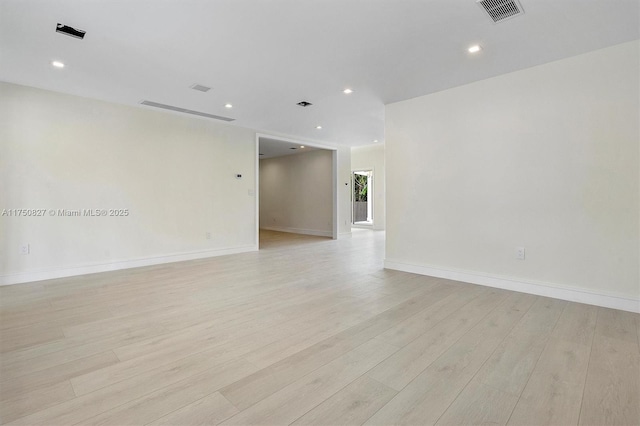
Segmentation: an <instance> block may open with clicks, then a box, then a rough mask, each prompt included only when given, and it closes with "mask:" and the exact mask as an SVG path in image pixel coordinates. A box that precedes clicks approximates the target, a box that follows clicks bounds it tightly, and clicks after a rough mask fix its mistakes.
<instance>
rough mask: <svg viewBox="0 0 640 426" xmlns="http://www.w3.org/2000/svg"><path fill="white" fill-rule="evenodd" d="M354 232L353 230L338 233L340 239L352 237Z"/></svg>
mask: <svg viewBox="0 0 640 426" xmlns="http://www.w3.org/2000/svg"><path fill="white" fill-rule="evenodd" d="M352 236H353V234H352V233H351V232H341V233H339V234H338V239H339V240H341V239H343V238H351V237H352Z"/></svg>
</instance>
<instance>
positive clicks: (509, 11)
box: [476, 0, 524, 23]
mask: <svg viewBox="0 0 640 426" xmlns="http://www.w3.org/2000/svg"><path fill="white" fill-rule="evenodd" d="M476 3H477V4H478V6H480V7H481V8H482V9H483V10H484V11H485V12H487V14H488V15H489V17H490V18H491V20H492V21H493V22H495V23H498V22H502V21H505V20H507V19H510V18H514V17H516V16H518V15H522V14H523V13H524V9H522V5H520V2H519V1H518V0H477V1H476Z"/></svg>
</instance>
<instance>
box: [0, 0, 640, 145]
mask: <svg viewBox="0 0 640 426" xmlns="http://www.w3.org/2000/svg"><path fill="white" fill-rule="evenodd" d="M496 1H497V0H496ZM475 3H476V0H429V1H415V0H368V1H366V2H363V1H362V0H305V1H300V0H269V1H264V0H243V1H237V0H216V1H201V0H181V1H170V0H136V1H126V2H123V1H120V0H101V1H83V0H2V1H0V55H1V56H0V57H1V59H0V60H1V62H2V66H0V80H2V81H7V82H12V83H17V84H24V85H28V86H34V87H40V88H44V89H49V90H54V91H59V92H64V93H70V94H75V95H79V96H84V97H89V98H95V99H101V100H106V101H110V102H116V103H121V104H127V105H134V106H138V107H141V106H140V105H139V101H140V100H141V99H149V100H153V102H156V103H158V104H163V105H175V106H179V107H180V108H183V109H186V110H190V111H199V112H203V113H206V114H210V115H214V116H220V117H227V116H232V117H233V118H235V121H234V122H233V124H232V125H238V126H242V127H248V128H253V129H258V130H260V131H261V132H265V133H277V134H282V135H289V136H290V137H291V138H294V139H298V138H299V139H307V140H316V141H318V142H320V143H324V144H327V145H351V146H357V145H365V144H371V143H372V142H373V141H374V140H376V139H377V140H380V141H383V140H384V105H385V104H387V103H390V102H396V101H400V100H404V99H409V98H413V97H417V96H421V95H425V94H429V93H434V92H438V91H441V90H445V89H448V88H451V87H455V86H459V85H463V84H467V83H470V82H473V81H477V80H482V79H486V78H489V77H492V76H496V75H500V74H504V73H508V72H512V71H516V70H519V69H524V68H528V67H531V66H535V65H538V64H542V63H546V62H550V61H554V60H558V59H562V58H566V57H569V56H574V55H578V54H581V53H585V52H588V51H592V50H596V49H601V48H604V47H608V46H612V45H614V44H618V43H623V42H626V41H630V40H636V39H638V37H639V34H638V33H639V28H640V23H639V16H640V11H639V4H640V2H639V1H638V0H520V3H521V5H522V7H523V8H524V10H525V13H524V14H522V15H520V16H518V17H517V18H516V19H508V20H505V21H503V22H500V23H499V24H494V23H493V22H492V20H491V19H488V18H487V15H486V13H485V11H484V10H482V8H480V7H478V5H476V4H475ZM58 23H60V24H63V25H67V26H70V27H73V28H79V29H81V30H83V31H86V34H85V35H84V38H83V39H77V38H74V37H69V36H67V35H64V34H60V33H56V28H57V24H58ZM472 44H479V45H481V46H482V48H483V49H482V50H481V52H479V53H478V54H475V55H470V54H469V53H468V52H467V48H468V47H469V46H470V45H472ZM54 60H59V61H62V62H64V64H65V67H64V68H63V69H56V68H53V67H52V66H51V62H52V61H54ZM204 82H206V83H207V86H206V87H212V89H211V90H209V91H207V92H201V91H198V90H193V89H192V88H191V86H192V85H193V84H194V83H196V84H202V83H204ZM345 88H350V89H352V90H353V93H351V94H344V93H343V90H344V89H345ZM302 100H305V101H308V102H311V103H312V104H313V105H311V106H309V107H306V108H301V107H299V106H297V105H296V103H298V102H300V101H302ZM225 104H231V105H233V108H229V107H227V108H225ZM203 119H206V118H203ZM317 126H321V127H322V128H321V129H317V128H316V127H317Z"/></svg>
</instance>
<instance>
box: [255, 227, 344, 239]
mask: <svg viewBox="0 0 640 426" xmlns="http://www.w3.org/2000/svg"><path fill="white" fill-rule="evenodd" d="M260 229H265V230H267V231H278V232H288V233H290V234H303V235H315V236H316V237H329V238H332V237H333V232H332V231H320V230H317V229H304V228H291V227H288V226H261V227H260Z"/></svg>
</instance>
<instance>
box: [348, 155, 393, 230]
mask: <svg viewBox="0 0 640 426" xmlns="http://www.w3.org/2000/svg"><path fill="white" fill-rule="evenodd" d="M351 170H352V171H356V170H373V229H384V222H385V201H384V194H385V187H384V179H385V177H384V145H381V144H377V145H367V146H359V147H354V148H351Z"/></svg>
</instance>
